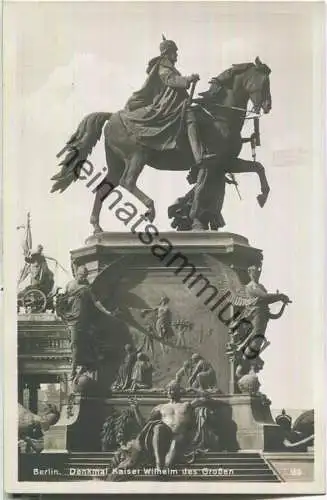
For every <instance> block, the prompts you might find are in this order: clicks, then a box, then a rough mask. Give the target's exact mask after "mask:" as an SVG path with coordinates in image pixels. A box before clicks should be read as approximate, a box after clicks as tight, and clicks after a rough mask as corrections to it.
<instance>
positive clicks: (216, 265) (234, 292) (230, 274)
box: [204, 254, 257, 307]
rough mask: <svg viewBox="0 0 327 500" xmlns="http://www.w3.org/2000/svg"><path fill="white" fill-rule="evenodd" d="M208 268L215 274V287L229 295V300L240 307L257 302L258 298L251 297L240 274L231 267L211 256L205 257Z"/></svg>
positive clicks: (223, 293)
mask: <svg viewBox="0 0 327 500" xmlns="http://www.w3.org/2000/svg"><path fill="white" fill-rule="evenodd" d="M204 258H205V262H206V263H207V264H208V267H210V269H212V271H213V272H214V273H215V280H214V283H213V284H214V285H215V286H216V287H217V288H218V290H219V291H220V292H221V294H222V295H225V293H229V294H230V295H229V298H228V300H229V301H230V302H231V303H232V304H233V305H234V306H238V307H249V306H253V305H255V304H256V302H257V298H256V297H251V296H250V295H249V294H248V293H247V290H246V287H245V285H244V284H243V283H242V282H241V280H240V278H239V276H238V274H237V272H236V271H234V269H232V268H231V267H230V266H228V265H226V264H223V263H222V262H220V261H219V260H217V259H215V258H214V257H212V256H211V255H208V254H206V255H205V256H204Z"/></svg>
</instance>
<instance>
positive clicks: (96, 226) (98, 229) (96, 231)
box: [93, 224, 103, 235]
mask: <svg viewBox="0 0 327 500" xmlns="http://www.w3.org/2000/svg"><path fill="white" fill-rule="evenodd" d="M93 228H94V230H93V234H94V235H97V234H101V233H103V229H102V227H101V226H100V225H99V224H93Z"/></svg>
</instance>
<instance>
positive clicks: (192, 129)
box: [187, 121, 216, 165]
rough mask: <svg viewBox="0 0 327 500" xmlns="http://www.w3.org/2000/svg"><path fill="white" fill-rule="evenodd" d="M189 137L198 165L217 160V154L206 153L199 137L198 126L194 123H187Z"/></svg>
mask: <svg viewBox="0 0 327 500" xmlns="http://www.w3.org/2000/svg"><path fill="white" fill-rule="evenodd" d="M187 135H188V139H189V141H190V146H191V149H192V153H193V156H194V159H195V164H196V165H201V164H202V163H204V162H205V161H207V160H212V159H213V158H216V155H215V154H207V153H205V151H204V148H203V145H202V142H201V140H200V137H199V133H198V129H197V125H196V123H195V122H194V121H189V122H188V123H187Z"/></svg>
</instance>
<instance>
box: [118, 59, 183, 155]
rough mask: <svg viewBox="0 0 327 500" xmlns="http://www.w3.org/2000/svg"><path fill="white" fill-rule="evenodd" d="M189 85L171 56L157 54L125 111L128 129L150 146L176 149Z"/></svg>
mask: <svg viewBox="0 0 327 500" xmlns="http://www.w3.org/2000/svg"><path fill="white" fill-rule="evenodd" d="M188 87H189V81H188V79H187V78H186V77H184V76H181V74H180V73H179V72H178V71H177V69H176V68H175V66H174V64H173V63H172V62H171V61H169V59H168V58H167V57H159V58H157V60H156V62H155V63H154V64H153V66H152V68H151V70H150V72H149V76H148V77H147V79H146V81H145V83H144V85H143V87H142V88H141V89H140V90H138V91H137V92H134V94H133V95H132V96H131V98H130V99H129V100H128V102H127V104H126V107H125V109H124V110H123V111H121V119H122V121H123V123H124V125H125V127H126V129H127V131H128V133H129V134H130V135H131V136H133V137H134V138H135V139H136V140H137V142H139V143H140V144H142V145H144V146H146V147H148V148H150V149H156V150H159V151H163V150H167V149H175V148H176V146H177V141H178V137H179V133H180V131H181V119H182V110H183V106H184V103H185V102H186V100H187V98H188V93H187V90H186V89H187V88H188Z"/></svg>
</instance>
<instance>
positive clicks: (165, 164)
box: [52, 37, 271, 233]
mask: <svg viewBox="0 0 327 500" xmlns="http://www.w3.org/2000/svg"><path fill="white" fill-rule="evenodd" d="M177 54H178V48H177V45H176V43H175V42H174V41H172V40H166V39H165V38H164V37H163V40H162V42H161V44H160V55H159V56H157V57H155V58H153V59H151V60H150V61H149V63H148V68H147V78H146V81H145V83H144V85H143V87H142V88H141V89H140V90H138V91H137V92H134V93H133V94H132V96H131V97H130V98H129V100H128V101H127V104H126V106H125V108H124V109H123V110H120V111H118V112H116V113H110V112H108V113H105V112H102V113H91V114H90V115H88V116H86V117H85V118H84V119H83V120H82V121H81V123H80V125H79V126H78V128H77V131H76V132H75V133H74V134H73V136H72V137H71V138H70V140H69V141H68V142H67V144H66V145H65V147H64V148H63V149H62V150H61V151H60V153H59V154H58V155H57V156H58V157H61V156H63V155H64V154H65V156H64V158H63V160H62V161H61V163H60V165H61V170H60V172H59V173H57V174H56V175H54V176H53V177H52V180H53V181H55V182H54V184H53V187H52V192H55V191H60V192H63V191H64V190H65V189H66V188H67V187H68V186H69V185H70V184H71V183H72V182H74V181H76V180H77V179H79V176H80V172H81V169H82V167H83V164H84V162H86V161H87V157H88V156H89V154H90V153H91V151H92V149H93V147H94V146H95V144H96V143H97V142H98V140H99V139H100V137H101V134H102V130H103V131H104V139H105V150H106V161H107V166H108V173H107V175H106V177H105V178H104V179H103V180H102V181H101V183H100V184H99V185H98V187H97V189H96V196H95V202H94V206H93V210H92V214H91V220H90V222H91V224H92V225H93V228H94V232H95V233H97V232H101V231H102V228H101V226H100V222H99V216H100V211H101V207H102V204H103V201H104V200H105V199H106V197H107V196H108V195H109V193H110V191H111V190H112V189H113V187H117V186H122V187H124V188H125V189H126V190H128V191H129V192H131V193H132V194H133V195H135V196H136V198H138V199H139V200H140V201H141V202H142V203H143V204H144V205H145V206H146V209H147V211H146V216H147V218H148V220H150V221H151V222H152V221H153V220H154V219H155V206H154V202H153V200H152V199H151V198H150V197H149V196H148V195H147V194H145V193H144V192H143V191H142V190H141V189H140V188H139V187H138V186H137V181H138V178H139V176H140V174H141V172H142V170H143V168H144V166H145V165H148V166H150V167H152V168H155V169H158V170H170V171H188V172H189V173H188V177H187V178H188V181H189V182H190V183H191V184H194V187H193V188H192V189H191V191H190V192H189V193H187V194H186V195H185V196H184V197H182V198H179V199H178V201H177V202H176V203H175V204H174V205H173V206H172V207H170V209H169V216H170V217H171V218H174V220H173V223H172V226H173V227H176V228H177V230H178V229H179V230H181V229H182V230H191V229H192V230H206V229H213V230H217V229H219V227H222V226H223V225H224V221H223V219H222V216H221V209H222V205H223V201H224V195H225V184H226V182H227V183H232V184H236V181H235V178H234V174H235V173H242V172H255V173H256V174H257V175H258V176H259V180H260V185H261V193H260V194H259V195H258V196H257V200H258V203H259V205H260V206H261V207H262V206H263V205H264V204H265V202H266V200H267V197H268V193H269V185H268V181H267V179H266V175H265V169H264V167H263V166H262V165H261V164H260V163H259V162H257V161H256V159H255V146H256V145H259V138H260V137H259V133H258V117H259V116H260V113H261V110H262V111H263V113H269V111H270V110H271V94H270V80H269V75H270V69H269V68H268V66H267V65H266V64H264V63H262V62H261V61H260V59H259V58H258V57H257V58H256V60H255V62H254V63H243V64H235V65H233V66H232V67H231V68H229V69H227V70H226V71H224V72H223V73H221V74H220V75H219V76H217V77H215V78H212V79H211V80H210V82H209V83H210V87H209V89H208V90H207V91H206V92H202V93H201V94H200V97H199V98H196V99H194V98H193V95H194V91H195V85H196V83H197V82H198V80H199V75H198V74H192V75H190V76H182V75H181V74H180V73H179V72H178V70H177V69H176V67H175V64H176V61H177ZM188 91H189V92H188ZM249 101H251V102H252V106H253V109H252V110H251V113H252V117H253V118H254V123H255V125H256V126H255V129H256V133H254V134H252V136H251V137H250V138H248V139H242V137H241V130H242V127H243V124H244V122H245V120H246V119H247V118H249V112H248V110H247V106H248V102H249ZM244 142H251V145H252V152H253V161H248V160H243V159H241V158H238V156H239V154H240V151H241V149H242V144H243V143H244Z"/></svg>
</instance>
